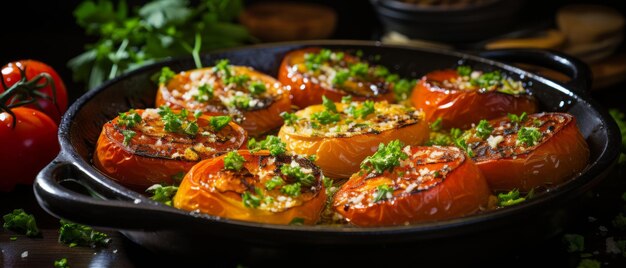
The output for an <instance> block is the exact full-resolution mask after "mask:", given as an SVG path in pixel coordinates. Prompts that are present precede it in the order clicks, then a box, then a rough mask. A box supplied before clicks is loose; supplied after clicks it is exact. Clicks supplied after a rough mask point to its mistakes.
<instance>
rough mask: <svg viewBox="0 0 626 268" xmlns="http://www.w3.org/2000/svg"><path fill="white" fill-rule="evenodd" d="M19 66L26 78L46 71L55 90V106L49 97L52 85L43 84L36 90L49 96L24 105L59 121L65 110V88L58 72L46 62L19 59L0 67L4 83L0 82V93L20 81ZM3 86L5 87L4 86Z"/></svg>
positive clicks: (29, 78) (28, 78)
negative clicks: (43, 85)
mask: <svg viewBox="0 0 626 268" xmlns="http://www.w3.org/2000/svg"><path fill="white" fill-rule="evenodd" d="M20 68H21V69H24V71H25V73H26V80H31V79H32V78H33V77H35V76H37V75H38V74H40V73H48V74H49V75H50V76H51V77H52V80H53V82H54V86H55V90H56V102H57V105H56V106H55V105H54V103H53V102H52V99H51V98H52V96H53V92H52V87H51V86H45V87H42V88H40V89H39V90H38V91H39V92H41V93H44V94H45V95H47V96H49V97H50V98H38V99H37V102H36V103H33V104H29V105H27V106H26V107H30V108H33V109H37V110H40V111H43V112H44V113H46V114H47V115H48V116H50V118H52V120H54V122H56V123H57V124H58V123H59V122H60V121H61V116H63V113H65V111H66V110H67V101H68V100H67V89H66V88H65V84H64V83H63V80H61V77H59V74H57V72H56V71H55V70H54V69H52V67H50V66H48V65H47V64H45V63H43V62H40V61H36V60H20V61H15V62H11V63H9V64H7V65H5V66H4V67H2V76H3V78H4V84H5V85H2V83H0V93H2V92H4V91H5V90H6V89H7V88H10V87H11V86H12V85H14V84H15V83H17V82H18V81H20V79H21V78H22V75H21V72H20ZM5 86H6V87H7V88H5ZM9 101H11V100H9ZM7 104H8V103H7ZM57 107H58V108H57Z"/></svg>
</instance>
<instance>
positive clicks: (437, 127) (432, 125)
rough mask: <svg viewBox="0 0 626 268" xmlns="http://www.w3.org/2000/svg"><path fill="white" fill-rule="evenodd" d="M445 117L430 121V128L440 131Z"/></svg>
mask: <svg viewBox="0 0 626 268" xmlns="http://www.w3.org/2000/svg"><path fill="white" fill-rule="evenodd" d="M442 120H443V119H441V117H438V118H437V120H435V122H432V123H430V130H432V131H440V130H441V128H442V126H441V121H442Z"/></svg>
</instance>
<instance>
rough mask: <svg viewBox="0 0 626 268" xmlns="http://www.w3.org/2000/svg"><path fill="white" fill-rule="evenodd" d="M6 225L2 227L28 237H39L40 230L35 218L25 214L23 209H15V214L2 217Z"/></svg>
mask: <svg viewBox="0 0 626 268" xmlns="http://www.w3.org/2000/svg"><path fill="white" fill-rule="evenodd" d="M2 219H3V220H4V224H3V225H2V227H4V229H7V230H11V231H14V232H17V233H20V234H25V235H26V236H30V237H34V236H38V235H39V228H37V222H36V221H35V216H33V215H32V214H28V213H26V212H24V210H23V209H14V210H13V212H11V213H9V214H6V215H4V216H3V217H2Z"/></svg>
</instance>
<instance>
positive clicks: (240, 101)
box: [230, 94, 252, 110]
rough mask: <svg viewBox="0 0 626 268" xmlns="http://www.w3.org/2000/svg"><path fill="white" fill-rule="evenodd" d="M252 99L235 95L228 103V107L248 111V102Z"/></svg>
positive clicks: (245, 95)
mask: <svg viewBox="0 0 626 268" xmlns="http://www.w3.org/2000/svg"><path fill="white" fill-rule="evenodd" d="M251 100H252V98H250V96H249V95H248V94H241V95H235V96H234V97H233V99H232V101H231V103H230V105H232V106H235V107H237V108H239V109H244V110H245V109H248V108H250V101H251Z"/></svg>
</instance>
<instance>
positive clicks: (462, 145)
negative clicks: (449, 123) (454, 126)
mask: <svg viewBox="0 0 626 268" xmlns="http://www.w3.org/2000/svg"><path fill="white" fill-rule="evenodd" d="M454 144H455V145H456V146H458V147H460V148H461V149H463V150H464V151H465V152H466V153H467V155H468V156H469V157H474V151H473V150H472V148H470V147H469V146H468V145H467V142H466V141H465V139H463V138H457V139H456V140H455V142H454Z"/></svg>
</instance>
